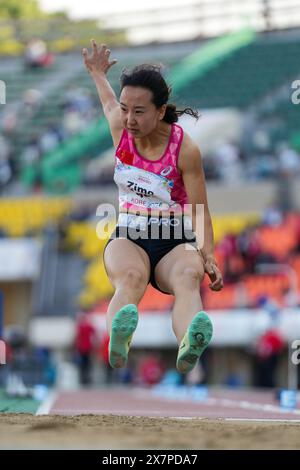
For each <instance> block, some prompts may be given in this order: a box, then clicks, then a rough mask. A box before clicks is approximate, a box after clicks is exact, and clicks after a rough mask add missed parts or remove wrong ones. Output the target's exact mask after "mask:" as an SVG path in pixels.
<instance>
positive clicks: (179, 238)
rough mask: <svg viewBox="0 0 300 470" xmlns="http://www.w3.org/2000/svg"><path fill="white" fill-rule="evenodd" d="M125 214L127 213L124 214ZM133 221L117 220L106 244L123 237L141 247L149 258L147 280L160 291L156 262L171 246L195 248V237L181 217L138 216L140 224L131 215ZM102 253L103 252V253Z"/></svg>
mask: <svg viewBox="0 0 300 470" xmlns="http://www.w3.org/2000/svg"><path fill="white" fill-rule="evenodd" d="M125 216H127V214H125ZM133 217H134V220H135V223H134V226H131V225H129V226H128V225H126V226H125V225H119V222H118V224H117V226H116V228H115V230H114V232H113V233H112V235H111V237H110V239H109V240H108V242H107V244H106V246H105V248H104V251H105V249H106V247H107V245H108V244H109V243H110V242H111V241H112V240H114V239H115V238H125V239H128V240H131V241H132V242H133V243H135V244H136V245H138V246H140V247H141V248H143V250H144V251H145V252H146V253H147V255H148V257H149V260H150V278H149V281H148V282H150V283H151V284H152V286H153V287H155V289H158V290H159V291H160V292H163V293H164V294H167V292H164V291H162V290H161V289H160V288H159V287H158V285H157V284H156V282H155V277H154V270H155V268H156V265H157V264H158V262H159V261H160V260H161V259H162V258H163V257H164V256H165V255H166V254H167V253H169V252H170V251H171V250H172V249H173V248H175V247H176V246H177V245H180V244H182V243H189V244H191V245H192V246H194V247H195V248H197V243H196V237H195V234H194V232H193V231H192V228H191V223H188V224H185V222H184V219H183V218H182V217H176V216H171V217H168V218H165V217H161V216H159V217H150V216H148V217H147V216H142V217H139V219H140V224H139V223H136V222H137V219H136V217H138V216H133ZM103 255H104V253H103Z"/></svg>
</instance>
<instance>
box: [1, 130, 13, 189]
mask: <svg viewBox="0 0 300 470" xmlns="http://www.w3.org/2000/svg"><path fill="white" fill-rule="evenodd" d="M10 156H11V145H10V143H9V141H8V139H7V138H6V137H4V135H1V134H0V188H2V187H3V186H5V185H6V184H7V183H9V182H10V180H11V178H12V165H11V161H10Z"/></svg>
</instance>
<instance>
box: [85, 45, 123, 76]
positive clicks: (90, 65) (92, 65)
mask: <svg viewBox="0 0 300 470" xmlns="http://www.w3.org/2000/svg"><path fill="white" fill-rule="evenodd" d="M91 43H92V53H91V54H89V53H88V50H87V49H83V50H82V55H83V60H84V64H85V66H86V68H87V70H88V72H89V73H90V74H91V75H94V74H95V75H97V74H98V73H104V74H106V73H107V71H108V69H109V68H110V67H111V66H112V65H114V64H115V63H116V62H117V60H116V59H114V60H111V61H110V60H109V55H110V49H108V48H107V47H106V44H101V47H100V48H99V49H98V47H97V44H96V41H95V40H94V39H92V40H91Z"/></svg>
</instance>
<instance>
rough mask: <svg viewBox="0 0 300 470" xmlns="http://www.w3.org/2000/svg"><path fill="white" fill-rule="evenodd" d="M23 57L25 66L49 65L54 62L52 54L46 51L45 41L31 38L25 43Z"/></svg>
mask: <svg viewBox="0 0 300 470" xmlns="http://www.w3.org/2000/svg"><path fill="white" fill-rule="evenodd" d="M24 59H25V65H26V66H27V67H49V66H50V65H52V64H53V62H54V55H53V54H52V53H50V52H48V51H47V44H46V43H45V41H43V40H42V39H39V38H32V39H31V40H30V41H29V42H28V44H27V45H26V49H25V54H24Z"/></svg>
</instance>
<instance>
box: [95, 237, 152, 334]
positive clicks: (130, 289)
mask: <svg viewBox="0 0 300 470" xmlns="http://www.w3.org/2000/svg"><path fill="white" fill-rule="evenodd" d="M104 263H105V268H106V271H107V275H108V277H109V279H110V282H111V283H112V285H113V286H114V288H115V293H114V295H113V297H112V299H111V301H110V304H109V307H108V310H107V315H106V322H107V329H108V332H109V333H110V331H111V323H112V319H113V317H114V315H115V314H116V313H117V312H118V311H119V310H120V309H121V308H122V307H124V305H127V304H135V305H137V304H138V303H139V302H140V300H141V298H142V297H143V295H144V292H145V290H146V288H147V284H148V281H149V277H150V261H149V258H148V255H147V253H146V252H145V251H144V250H143V249H142V248H140V247H139V246H137V245H135V244H134V243H133V242H132V241H130V240H127V239H121V238H116V239H115V240H113V241H111V242H110V243H109V244H108V246H107V248H106V250H105V252H104Z"/></svg>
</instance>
